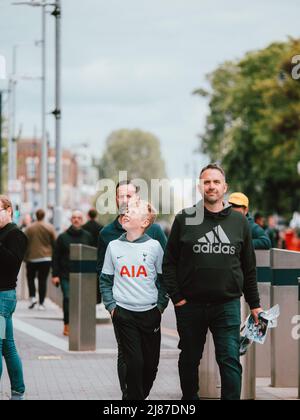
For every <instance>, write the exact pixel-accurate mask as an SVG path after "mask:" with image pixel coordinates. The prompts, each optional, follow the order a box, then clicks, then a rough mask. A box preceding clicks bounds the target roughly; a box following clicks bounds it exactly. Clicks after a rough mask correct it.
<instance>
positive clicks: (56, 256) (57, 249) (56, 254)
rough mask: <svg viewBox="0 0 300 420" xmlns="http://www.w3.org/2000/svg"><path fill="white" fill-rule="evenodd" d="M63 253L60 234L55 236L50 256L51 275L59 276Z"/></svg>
mask: <svg viewBox="0 0 300 420" xmlns="http://www.w3.org/2000/svg"><path fill="white" fill-rule="evenodd" d="M62 255H63V240H62V236H61V235H59V237H58V238H57V240H56V242H55V245H54V250H53V257H52V276H53V277H60V275H61V256H62Z"/></svg>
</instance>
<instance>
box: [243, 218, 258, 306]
mask: <svg viewBox="0 0 300 420" xmlns="http://www.w3.org/2000/svg"><path fill="white" fill-rule="evenodd" d="M241 264H242V270H243V274H244V296H245V299H246V302H247V303H248V304H249V306H250V309H257V308H259V307H260V298H259V293H258V287H257V278H256V257H255V251H254V247H253V243H252V236H251V231H250V227H249V225H248V223H247V224H245V233H244V244H243V248H242V252H241Z"/></svg>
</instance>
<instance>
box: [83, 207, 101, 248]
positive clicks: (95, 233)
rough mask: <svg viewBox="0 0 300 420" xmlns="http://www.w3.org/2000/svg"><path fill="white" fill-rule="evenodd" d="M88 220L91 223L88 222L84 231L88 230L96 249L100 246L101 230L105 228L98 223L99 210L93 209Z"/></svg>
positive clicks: (84, 226)
mask: <svg viewBox="0 0 300 420" xmlns="http://www.w3.org/2000/svg"><path fill="white" fill-rule="evenodd" d="M88 218H89V221H88V222H86V223H85V224H84V225H83V226H82V229H84V230H86V231H87V232H89V233H90V234H91V235H92V237H93V245H92V246H94V247H95V248H96V247H97V245H98V238H99V233H100V231H101V229H102V228H103V226H102V225H100V223H98V222H97V220H96V219H97V210H95V209H91V210H90V211H89V212H88Z"/></svg>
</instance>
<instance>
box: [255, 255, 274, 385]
mask: <svg viewBox="0 0 300 420" xmlns="http://www.w3.org/2000/svg"><path fill="white" fill-rule="evenodd" d="M255 254H256V267H257V283H258V291H259V295H260V301H261V306H262V308H263V309H269V308H270V307H271V281H272V269H271V251H258V250H257V251H255ZM255 347H256V377H257V378H270V377H271V337H270V335H269V336H268V337H267V340H266V342H265V343H264V345H263V346H261V345H259V344H258V345H256V346H255Z"/></svg>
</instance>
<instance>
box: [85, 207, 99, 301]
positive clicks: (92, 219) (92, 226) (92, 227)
mask: <svg viewBox="0 0 300 420" xmlns="http://www.w3.org/2000/svg"><path fill="white" fill-rule="evenodd" d="M88 218H89V221H88V222H87V223H85V224H84V225H83V226H82V229H84V230H86V231H87V232H89V233H90V234H91V235H92V238H93V243H92V246H94V247H95V248H97V246H98V238H99V233H100V232H101V230H102V229H103V226H102V225H100V223H98V222H97V220H96V219H97V210H96V209H91V210H90V211H89V212H88ZM101 300H102V299H101V293H100V288H99V287H97V304H99V303H101Z"/></svg>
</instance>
